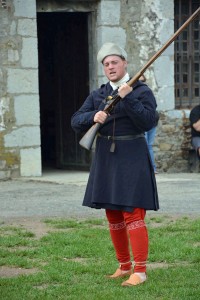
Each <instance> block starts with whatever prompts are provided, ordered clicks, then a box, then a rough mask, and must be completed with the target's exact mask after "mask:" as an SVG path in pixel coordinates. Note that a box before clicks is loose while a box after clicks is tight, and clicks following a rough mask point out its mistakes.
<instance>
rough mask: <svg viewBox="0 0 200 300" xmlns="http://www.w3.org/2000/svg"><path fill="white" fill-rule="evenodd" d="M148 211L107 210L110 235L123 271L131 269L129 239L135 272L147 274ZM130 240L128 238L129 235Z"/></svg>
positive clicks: (139, 209) (136, 209)
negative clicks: (146, 219)
mask: <svg viewBox="0 0 200 300" xmlns="http://www.w3.org/2000/svg"><path fill="white" fill-rule="evenodd" d="M145 214H146V211H145V209H142V208H134V210H133V212H125V211H118V210H110V209H107V210H106V216H107V219H108V222H109V228H110V235H111V239H112V242H113V245H114V248H115V252H116V257H117V259H118V261H119V263H120V267H121V270H129V269H130V268H131V257H130V251H129V238H130V245H131V249H132V254H133V258H134V264H135V266H134V272H146V261H147V257H148V233H147V228H146V225H145V222H144V218H145ZM127 233H128V234H129V238H128V234H127Z"/></svg>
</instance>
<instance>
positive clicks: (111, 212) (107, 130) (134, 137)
mask: <svg viewBox="0 0 200 300" xmlns="http://www.w3.org/2000/svg"><path fill="white" fill-rule="evenodd" d="M97 60H98V62H100V63H102V65H103V69H104V72H105V75H106V77H107V78H108V80H109V81H108V82H107V83H106V84H103V85H102V86H101V87H100V88H99V89H97V90H95V91H93V92H92V93H91V94H90V95H89V96H88V97H87V99H86V100H85V102H84V103H83V105H82V106H81V108H80V109H79V110H78V111H77V112H76V113H75V114H74V115H73V116H72V120H71V125H72V128H73V129H74V130H75V131H76V132H79V133H85V132H86V131H87V130H88V129H89V128H90V127H91V126H92V125H93V124H95V123H100V124H101V127H100V129H99V132H98V134H97V139H96V147H95V154H94V157H93V161H92V165H91V170H90V176H89V179H88V184H87V188H86V192H85V196H84V200H83V205H84V206H88V207H91V208H103V209H105V212H106V217H107V219H108V223H109V229H110V235H111V239H112V242H113V245H114V248H115V252H116V257H117V260H118V262H119V267H118V268H117V270H116V272H115V273H114V274H112V275H108V277H109V278H113V279H114V278H121V277H122V278H123V277H126V276H129V278H128V279H127V280H126V281H124V282H123V283H122V286H134V285H137V284H141V283H143V282H145V281H146V279H147V275H146V263H147V257H148V233H147V228H146V224H145V221H144V218H145V214H146V210H158V209H159V204H158V196H157V188H156V180H155V175H154V169H153V166H152V163H151V158H150V155H149V151H148V147H147V143H146V140H145V137H144V132H145V131H148V130H150V129H151V128H152V127H154V126H155V123H156V106H157V105H156V100H155V98H154V95H153V93H152V91H151V90H150V88H149V87H148V86H147V85H146V84H144V83H142V82H141V81H137V82H136V83H135V84H134V85H133V87H131V86H129V85H128V84H127V81H129V79H130V76H129V74H128V73H127V54H126V52H125V51H124V49H122V48H121V47H119V46H118V45H116V44H114V43H105V44H104V45H103V46H102V48H101V49H100V50H99V52H98V55H97ZM116 93H118V94H119V96H120V97H121V98H122V100H121V101H119V102H118V104H117V105H116V106H115V108H114V109H113V110H112V112H111V113H110V114H109V115H107V114H106V113H105V112H104V111H103V110H104V108H105V105H106V102H107V101H106V100H105V99H107V97H108V96H109V95H114V94H116ZM109 101H112V100H109ZM127 233H128V234H127ZM129 243H130V246H131V249H132V254H133V258H134V267H133V270H132V263H131V255H130V250H129V249H130V248H129Z"/></svg>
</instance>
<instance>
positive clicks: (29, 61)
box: [21, 38, 38, 68]
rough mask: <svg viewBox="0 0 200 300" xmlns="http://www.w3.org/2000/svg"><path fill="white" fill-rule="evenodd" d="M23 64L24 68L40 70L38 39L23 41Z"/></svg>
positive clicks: (25, 39)
mask: <svg viewBox="0 0 200 300" xmlns="http://www.w3.org/2000/svg"><path fill="white" fill-rule="evenodd" d="M21 64H22V67H24V68H38V53H37V39H36V38H23V39H22V58H21Z"/></svg>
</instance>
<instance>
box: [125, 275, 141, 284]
mask: <svg viewBox="0 0 200 300" xmlns="http://www.w3.org/2000/svg"><path fill="white" fill-rule="evenodd" d="M145 281H146V279H145V280H142V279H141V278H140V276H138V275H137V274H132V275H131V276H130V277H129V279H128V280H126V281H124V282H122V286H135V285H138V284H141V283H144V282H145Z"/></svg>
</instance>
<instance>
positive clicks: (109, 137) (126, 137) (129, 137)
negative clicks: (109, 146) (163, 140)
mask: <svg viewBox="0 0 200 300" xmlns="http://www.w3.org/2000/svg"><path fill="white" fill-rule="evenodd" d="M98 136H99V137H101V138H104V139H107V140H116V141H117V140H119V141H128V140H135V139H138V138H141V137H143V138H144V133H140V134H134V135H114V136H112V135H102V134H100V133H98Z"/></svg>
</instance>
